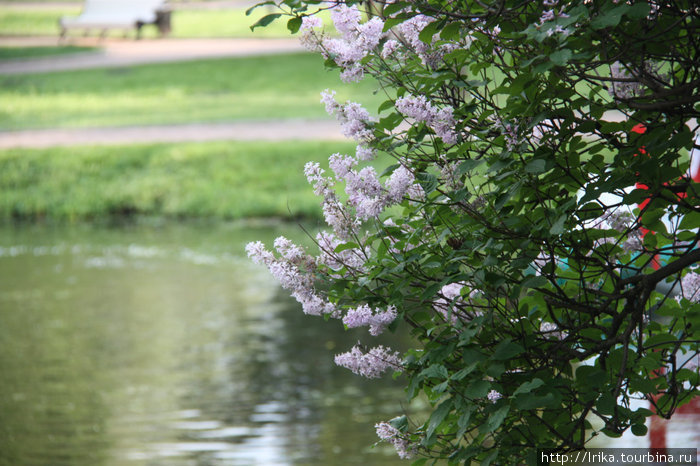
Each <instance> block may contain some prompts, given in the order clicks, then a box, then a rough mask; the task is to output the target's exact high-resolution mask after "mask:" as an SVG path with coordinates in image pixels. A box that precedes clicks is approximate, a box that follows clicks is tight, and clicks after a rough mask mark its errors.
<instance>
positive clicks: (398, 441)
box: [374, 422, 417, 459]
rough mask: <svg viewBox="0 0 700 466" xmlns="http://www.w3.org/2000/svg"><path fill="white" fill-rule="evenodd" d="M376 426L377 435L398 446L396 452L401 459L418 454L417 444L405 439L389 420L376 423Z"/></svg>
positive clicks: (395, 446)
mask: <svg viewBox="0 0 700 466" xmlns="http://www.w3.org/2000/svg"><path fill="white" fill-rule="evenodd" d="M374 428H375V429H376V431H377V436H378V437H379V438H380V439H382V440H384V441H385V442H389V443H391V444H393V445H394V448H396V453H397V454H398V455H399V458H401V459H411V458H413V457H414V456H415V455H416V452H417V447H416V445H414V444H412V443H411V442H409V441H408V440H407V439H405V438H404V437H403V436H402V435H401V432H399V430H398V429H396V428H395V427H394V426H392V425H391V424H389V423H388V422H380V423H379V424H376V425H375V426H374Z"/></svg>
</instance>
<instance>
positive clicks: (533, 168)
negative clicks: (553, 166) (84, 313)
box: [525, 159, 546, 175]
mask: <svg viewBox="0 0 700 466" xmlns="http://www.w3.org/2000/svg"><path fill="white" fill-rule="evenodd" d="M545 167H546V163H545V161H544V160H542V159H536V160H532V161H531V162H530V163H528V164H527V165H525V171H526V172H528V173H532V174H535V175H536V174H539V173H543V172H544V171H545Z"/></svg>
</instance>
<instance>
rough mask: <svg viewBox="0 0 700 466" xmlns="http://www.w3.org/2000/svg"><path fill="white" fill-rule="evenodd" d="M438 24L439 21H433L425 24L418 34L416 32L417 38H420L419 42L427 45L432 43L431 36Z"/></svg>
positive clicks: (436, 30)
mask: <svg viewBox="0 0 700 466" xmlns="http://www.w3.org/2000/svg"><path fill="white" fill-rule="evenodd" d="M440 24H441V23H440V21H433V22H432V23H429V24H428V25H427V26H425V27H424V28H423V30H422V31H421V32H420V34H418V38H419V39H420V40H421V42H423V43H425V44H428V45H430V44H432V43H433V36H434V35H435V34H437V32H438V29H439V26H440Z"/></svg>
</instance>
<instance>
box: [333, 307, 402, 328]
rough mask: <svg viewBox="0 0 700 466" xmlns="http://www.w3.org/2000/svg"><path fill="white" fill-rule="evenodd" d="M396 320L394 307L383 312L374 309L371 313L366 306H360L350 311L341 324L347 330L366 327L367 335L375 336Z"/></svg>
mask: <svg viewBox="0 0 700 466" xmlns="http://www.w3.org/2000/svg"><path fill="white" fill-rule="evenodd" d="M394 320H396V307H395V306H389V307H387V308H386V310H385V311H381V310H379V309H375V310H374V311H372V308H370V307H369V306H368V305H367V304H362V305H361V306H358V307H357V308H355V309H350V310H348V312H347V313H346V314H345V317H343V323H344V324H345V325H347V326H348V328H357V327H367V326H369V333H370V334H371V335H373V336H377V335H379V334H381V333H382V332H384V330H385V329H386V328H387V327H388V326H389V324H391V323H392V322H393V321H394Z"/></svg>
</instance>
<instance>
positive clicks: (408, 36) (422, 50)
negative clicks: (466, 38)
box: [397, 14, 459, 68]
mask: <svg viewBox="0 0 700 466" xmlns="http://www.w3.org/2000/svg"><path fill="white" fill-rule="evenodd" d="M433 21H435V18H431V17H429V16H426V15H422V14H419V15H416V16H414V17H412V18H410V19H408V20H406V21H404V22H403V23H401V24H399V25H398V26H397V30H398V31H397V32H398V34H399V35H400V36H401V37H402V38H403V40H404V42H405V43H406V44H407V46H408V47H409V48H410V49H411V50H412V51H413V52H415V54H416V55H418V57H419V58H420V59H421V62H422V63H423V65H424V66H430V67H433V68H435V67H437V66H438V65H439V63H440V61H441V60H442V59H443V57H444V56H445V55H446V54H448V53H450V52H452V51H453V50H456V49H458V48H459V44H457V43H454V42H444V41H442V42H441V43H440V44H437V43H438V42H439V38H440V36H439V34H435V35H433V37H432V40H431V43H430V44H426V43H425V42H423V41H422V40H421V39H420V33H421V32H422V31H423V29H425V27H426V26H427V25H428V24H430V23H432V22H433Z"/></svg>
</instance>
